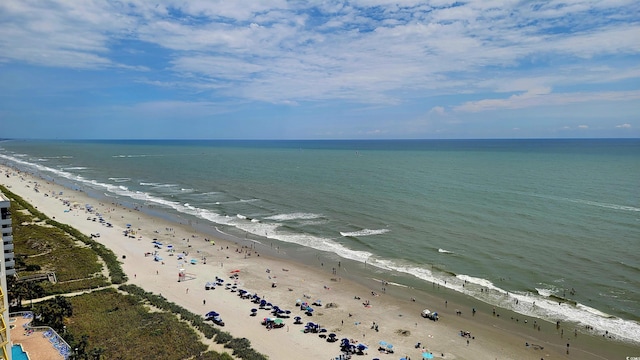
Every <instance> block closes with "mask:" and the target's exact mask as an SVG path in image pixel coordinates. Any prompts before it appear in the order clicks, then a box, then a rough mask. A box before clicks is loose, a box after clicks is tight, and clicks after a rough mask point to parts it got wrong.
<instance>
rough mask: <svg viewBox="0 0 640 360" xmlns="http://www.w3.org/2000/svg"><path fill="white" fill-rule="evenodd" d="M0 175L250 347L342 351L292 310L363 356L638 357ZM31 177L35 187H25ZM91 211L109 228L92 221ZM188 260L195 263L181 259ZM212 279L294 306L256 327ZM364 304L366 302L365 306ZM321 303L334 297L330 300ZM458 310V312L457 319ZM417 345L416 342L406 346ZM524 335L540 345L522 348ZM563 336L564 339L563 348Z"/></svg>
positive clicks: (298, 353)
mask: <svg viewBox="0 0 640 360" xmlns="http://www.w3.org/2000/svg"><path fill="white" fill-rule="evenodd" d="M0 175H1V179H2V180H0V183H2V184H3V185H5V186H7V187H8V188H9V189H10V190H11V191H12V192H15V193H16V194H18V195H20V196H21V197H23V198H24V199H25V200H27V201H29V202H30V203H31V204H33V205H34V206H35V207H37V208H38V210H40V211H42V212H43V213H45V214H46V215H48V216H49V217H51V218H55V220H57V221H59V222H62V223H66V224H69V225H71V226H73V227H75V228H77V229H78V230H80V231H81V232H83V233H85V234H87V235H89V234H96V233H99V234H100V237H98V238H96V240H97V241H99V242H101V243H103V244H104V245H105V246H107V247H109V248H110V249H111V250H112V251H113V252H114V253H115V254H116V256H117V257H118V258H119V259H121V261H122V267H123V269H124V271H125V272H126V274H127V276H128V277H129V283H132V284H135V285H138V286H140V287H142V288H144V289H145V290H146V291H150V292H153V293H156V294H161V295H162V296H164V297H165V298H166V299H167V300H169V301H171V302H175V303H176V304H179V305H180V306H182V307H184V308H186V309H188V310H190V311H192V312H193V313H196V314H205V313H206V312H208V311H211V310H215V311H216V312H218V313H220V315H221V317H222V319H223V320H224V322H225V326H224V330H225V331H228V332H230V333H231V334H232V335H233V336H234V337H245V338H247V339H249V340H250V341H251V344H252V347H253V348H254V349H255V350H256V351H258V352H260V353H262V354H265V355H267V356H268V357H269V358H270V359H282V360H287V359H300V358H305V359H333V358H335V357H337V356H338V355H339V354H340V349H339V343H340V342H339V341H338V342H335V343H329V342H327V341H326V340H325V339H322V338H320V337H319V336H318V334H305V333H303V331H302V330H303V325H294V324H293V317H294V316H301V317H302V321H303V322H304V323H306V322H308V321H312V322H315V323H319V324H320V325H322V327H324V328H326V329H327V330H328V332H327V333H336V335H337V338H338V339H342V338H348V339H353V340H354V341H357V342H358V343H364V344H366V345H368V350H366V351H365V352H366V353H367V355H366V356H355V358H361V359H373V358H379V359H399V358H401V357H403V356H408V357H410V358H411V359H414V360H415V359H421V358H422V351H423V348H424V350H428V351H429V352H432V353H433V355H434V357H435V358H444V359H535V360H538V359H560V358H562V359H566V358H574V359H607V358H610V359H613V358H621V359H622V358H624V357H623V356H622V355H626V356H637V355H640V351H638V347H634V346H633V345H627V344H618V343H615V344H612V341H610V340H608V339H603V338H600V337H598V336H591V335H588V334H583V333H580V334H579V335H578V336H577V337H574V336H573V330H569V329H567V330H565V331H564V332H565V336H564V338H561V337H560V336H559V334H558V333H557V331H556V329H555V324H551V323H548V322H542V321H540V320H538V323H539V324H542V327H543V329H542V331H540V330H537V329H534V327H533V326H532V321H533V320H534V319H529V323H528V324H525V322H524V319H523V321H520V319H518V321H517V322H516V321H514V320H511V317H514V316H515V317H516V318H517V317H518V315H517V314H511V313H508V312H507V311H505V310H501V309H498V310H497V311H498V312H499V313H500V314H501V315H502V316H501V317H497V316H494V315H493V314H492V310H491V307H490V306H489V305H487V304H482V303H479V302H474V301H473V300H470V299H465V298H464V297H463V296H461V295H459V294H454V293H452V292H449V291H447V290H444V289H443V290H440V289H437V288H436V287H435V286H434V287H433V289H431V287H429V286H428V287H427V288H426V289H421V290H417V289H411V288H407V287H402V286H398V285H394V284H389V283H386V284H381V283H380V282H379V281H377V280H374V279H372V278H367V279H360V278H357V276H358V275H357V274H359V273H361V272H359V271H354V270H356V269H355V268H354V266H355V265H354V264H352V263H350V262H346V261H342V262H340V263H339V264H338V263H332V264H329V263H323V264H315V263H312V262H309V263H300V262H296V261H293V260H291V259H290V258H289V257H287V255H286V254H284V253H282V252H279V249H277V248H274V247H273V245H272V244H270V243H265V242H262V243H260V242H256V241H249V240H244V239H238V240H237V241H228V240H225V239H221V238H214V237H212V236H211V235H210V234H207V233H199V232H197V231H196V230H195V229H194V227H192V226H189V225H188V224H179V223H176V222H171V221H168V220H166V219H163V218H159V217H153V216H150V215H148V214H146V213H144V212H142V211H138V210H135V209H130V208H126V207H123V206H121V205H118V204H113V203H108V202H104V201H102V202H101V201H99V200H97V199H95V198H91V197H89V196H87V195H86V194H85V193H83V192H81V191H74V190H70V189H68V188H64V187H62V186H60V185H58V184H55V183H51V182H46V181H44V180H42V179H39V178H35V177H33V176H32V175H30V174H26V173H24V172H21V173H18V172H16V171H15V170H13V169H10V168H7V167H2V166H0ZM6 175H9V176H8V177H7V176H6ZM36 184H37V187H38V192H36V191H34V187H35V186H36ZM63 200H65V201H66V203H65V202H63ZM85 204H91V206H92V207H93V209H94V212H93V213H88V212H87V211H86V209H85ZM95 213H100V214H101V215H102V217H103V218H104V219H105V220H106V221H107V222H110V223H111V224H112V225H113V227H106V226H104V225H102V224H100V222H98V221H93V218H94V217H96V215H95ZM127 224H130V225H131V226H130V227H129V229H130V230H133V232H134V234H133V235H131V236H125V235H123V234H124V231H125V230H126V229H127V228H128V227H127ZM153 239H158V241H160V242H162V243H163V247H162V248H161V249H157V248H155V247H154V244H152V240H153ZM168 244H172V245H173V249H174V251H173V252H169V251H168V250H167V246H166V245H168ZM214 244H215V245H214ZM155 251H157V252H158V255H160V256H161V257H162V261H154V257H153V256H149V255H148V254H149V253H154V252H155ZM184 252H186V253H188V255H186V256H185V257H184V259H183V260H182V261H180V260H178V254H181V253H184ZM145 254H147V255H145ZM191 259H193V260H195V264H191V263H190V261H191ZM181 269H184V272H185V273H186V279H185V280H184V281H178V279H179V278H178V274H179V272H180V271H181ZM334 269H335V270H334ZM232 271H237V272H236V273H237V274H238V277H237V279H231V278H230V276H231V275H232ZM334 272H335V273H334ZM216 276H218V277H221V278H224V279H225V283H229V284H235V285H236V286H238V288H239V289H245V290H247V291H249V292H251V293H253V294H258V295H259V296H260V297H262V298H266V300H268V301H269V302H271V303H272V304H274V305H278V306H280V307H281V308H283V309H288V310H291V311H292V313H291V318H290V319H285V324H286V325H285V326H284V327H283V328H279V329H272V330H267V329H266V328H265V327H264V326H262V325H261V324H260V322H261V320H262V319H263V318H264V317H268V316H271V315H270V314H269V313H268V312H267V311H266V310H262V309H260V310H258V312H257V316H250V314H251V309H252V308H257V307H258V306H257V305H256V304H253V303H251V302H250V301H249V300H243V299H241V298H240V297H239V296H238V293H237V292H232V291H230V290H226V289H225V287H224V286H219V287H217V288H216V289H215V290H205V284H206V283H207V282H212V281H214V280H215V278H216ZM354 277H355V278H354ZM274 284H275V287H273V286H274ZM382 288H385V290H386V291H382V290H381V289H382ZM432 290H433V291H432ZM298 299H299V300H302V301H307V302H309V303H312V302H315V301H316V300H320V301H321V303H322V305H323V306H313V305H312V307H313V308H314V312H313V316H307V315H305V314H303V312H302V311H301V310H300V308H299V307H296V306H295V304H296V301H297V300H298ZM444 299H447V300H446V301H447V303H446V307H445V300H444ZM366 302H368V303H369V304H370V305H369V306H364V305H363V303H366ZM330 303H331V304H335V306H333V307H327V305H328V304H330ZM472 306H473V307H477V309H478V312H477V313H476V314H475V315H472V313H471V311H470V309H471V307H472ZM424 308H429V309H431V310H435V311H438V312H439V313H440V314H441V317H440V320H439V321H437V322H434V321H430V320H427V319H424V318H422V317H421V316H420V313H421V311H422V310H423V309H424ZM456 309H460V310H461V311H462V314H461V315H460V316H458V315H456ZM520 318H522V316H520ZM123 321H126V319H123ZM374 323H375V325H377V330H376V327H375V326H374ZM461 330H464V331H468V332H469V333H470V334H471V337H470V338H469V337H462V336H460V331H461ZM381 341H384V342H386V343H388V344H393V350H394V353H393V354H387V353H381V352H379V351H378V348H379V343H380V342H381ZM418 342H420V343H421V345H422V346H421V347H420V348H416V347H415V344H416V343H418ZM526 343H529V344H536V345H539V347H538V346H525V344H526ZM567 343H569V344H570V345H571V346H570V354H569V355H567V354H566V349H567V347H566V346H567V345H566V344H567ZM541 347H543V348H541ZM214 350H217V351H220V350H221V348H214Z"/></svg>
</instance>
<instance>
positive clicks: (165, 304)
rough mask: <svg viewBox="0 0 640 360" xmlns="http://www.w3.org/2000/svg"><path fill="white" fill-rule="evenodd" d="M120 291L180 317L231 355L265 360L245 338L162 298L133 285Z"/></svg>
mask: <svg viewBox="0 0 640 360" xmlns="http://www.w3.org/2000/svg"><path fill="white" fill-rule="evenodd" d="M119 289H120V290H122V291H125V292H127V293H129V294H133V295H136V296H138V297H140V298H141V299H144V300H145V301H147V302H148V303H149V304H150V305H152V306H154V307H156V308H158V309H161V310H165V311H170V312H171V313H173V314H178V315H180V318H181V319H182V320H185V321H188V322H189V323H191V325H192V326H193V327H194V328H196V329H198V330H199V331H200V332H202V333H203V334H204V336H205V337H206V338H207V339H211V338H213V337H214V336H215V339H214V341H215V342H216V343H218V344H224V347H225V348H230V349H232V350H233V355H235V356H236V357H239V358H241V359H245V360H266V359H267V357H266V356H264V355H262V354H260V353H258V352H256V351H255V350H253V349H252V348H251V342H250V341H249V340H248V339H245V338H241V339H238V338H234V337H233V336H231V334H229V333H228V332H225V331H221V330H219V329H218V328H216V327H214V326H213V325H211V324H209V323H206V322H205V321H204V319H203V318H202V316H200V315H195V314H193V313H192V312H189V311H188V310H186V309H185V308H183V307H181V306H180V305H177V304H175V303H172V302H170V301H167V300H166V299H165V298H164V297H162V296H159V295H156V294H153V293H150V292H147V291H144V289H142V288H140V287H138V286H135V285H121V286H120V287H119Z"/></svg>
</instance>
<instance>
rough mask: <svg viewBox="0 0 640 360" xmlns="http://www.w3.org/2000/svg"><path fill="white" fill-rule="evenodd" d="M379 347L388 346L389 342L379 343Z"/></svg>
mask: <svg viewBox="0 0 640 360" xmlns="http://www.w3.org/2000/svg"><path fill="white" fill-rule="evenodd" d="M378 345H380V346H387V342H386V341H380V342H379V343H378Z"/></svg>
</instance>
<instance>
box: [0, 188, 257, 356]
mask: <svg viewBox="0 0 640 360" xmlns="http://www.w3.org/2000/svg"><path fill="white" fill-rule="evenodd" d="M0 191H2V192H3V193H4V194H5V195H6V196H7V197H9V198H10V199H12V202H11V213H12V219H13V237H14V246H15V248H14V249H15V250H14V251H15V254H16V264H17V268H18V270H19V274H20V276H22V277H25V276H28V275H36V274H45V273H48V272H55V273H56V276H57V279H58V282H57V283H56V284H52V283H50V282H48V281H15V279H13V278H9V279H7V280H8V282H9V298H10V301H12V300H18V303H21V302H22V300H23V299H37V298H40V297H44V296H46V295H52V294H64V293H70V292H75V291H79V290H86V289H95V288H98V287H102V286H106V285H110V284H123V283H124V282H126V281H127V277H126V275H125V274H124V272H123V270H122V268H121V266H120V262H119V261H118V259H117V257H116V256H115V254H113V252H112V251H111V250H109V249H108V248H106V247H105V246H103V245H102V244H100V243H98V242H96V241H95V240H93V239H91V238H89V237H87V236H85V235H84V234H82V233H80V232H79V231H78V230H76V229H74V228H72V227H70V226H68V225H66V224H61V223H59V222H57V221H54V220H51V219H49V218H47V217H46V216H45V215H44V214H42V213H41V212H39V211H38V210H37V209H35V208H34V207H33V206H32V205H31V204H29V203H27V202H25V201H24V200H23V199H22V198H20V197H19V196H17V195H15V194H13V193H12V192H10V191H9V190H8V189H6V188H5V187H3V186H2V185H0ZM99 258H101V259H102V260H103V261H104V262H105V263H106V265H107V268H108V270H109V276H110V279H108V278H106V277H105V276H103V275H102V273H101V269H102V266H101V263H100V261H99ZM109 280H110V281H109ZM120 290H121V291H123V292H126V293H128V294H122V293H119V292H118V291H116V290H115V289H113V288H107V289H103V290H99V291H94V292H91V293H87V294H82V295H78V296H73V297H63V296H56V297H55V298H53V299H51V300H47V301H43V302H37V303H35V304H33V305H32V308H31V310H33V311H34V313H36V314H38V315H39V316H38V318H39V320H38V319H36V320H34V321H35V322H34V325H47V326H51V327H52V328H54V329H55V330H56V331H57V332H58V333H59V334H61V335H62V336H63V337H64V339H65V341H67V343H68V344H69V345H70V346H71V348H72V349H74V351H73V353H72V355H71V356H70V359H71V360H75V359H95V360H100V359H194V360H231V359H233V357H232V356H231V355H229V354H228V353H223V354H219V353H216V352H214V351H207V346H206V345H204V344H202V343H201V342H200V341H199V335H198V332H200V333H202V335H204V337H206V338H208V339H214V337H215V339H214V341H215V342H216V343H219V344H224V346H225V347H226V348H229V349H232V350H233V355H234V356H235V357H236V358H240V359H244V360H265V359H267V357H266V356H264V355H262V354H259V353H257V352H256V351H255V350H253V349H252V348H251V343H250V342H249V340H248V339H245V338H241V339H237V338H234V337H233V336H231V334H229V333H228V332H224V331H221V330H219V329H218V328H216V327H214V326H213V325H212V324H210V323H206V322H205V321H204V319H203V318H202V316H200V315H196V314H193V313H191V312H189V311H187V310H186V309H184V308H182V307H180V306H178V305H176V304H174V303H171V302H168V301H167V300H166V299H165V298H163V297H162V296H159V295H155V294H152V293H148V292H145V291H144V290H143V289H142V288H139V287H137V286H134V285H121V286H120ZM145 305H150V306H152V307H154V308H156V309H159V310H160V311H149V309H148V308H147V307H146V306H145ZM196 330H197V331H198V332H196Z"/></svg>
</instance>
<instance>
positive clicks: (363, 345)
mask: <svg viewBox="0 0 640 360" xmlns="http://www.w3.org/2000/svg"><path fill="white" fill-rule="evenodd" d="M358 349H360V350H367V349H368V347H367V345H365V344H363V343H360V344H358Z"/></svg>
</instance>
